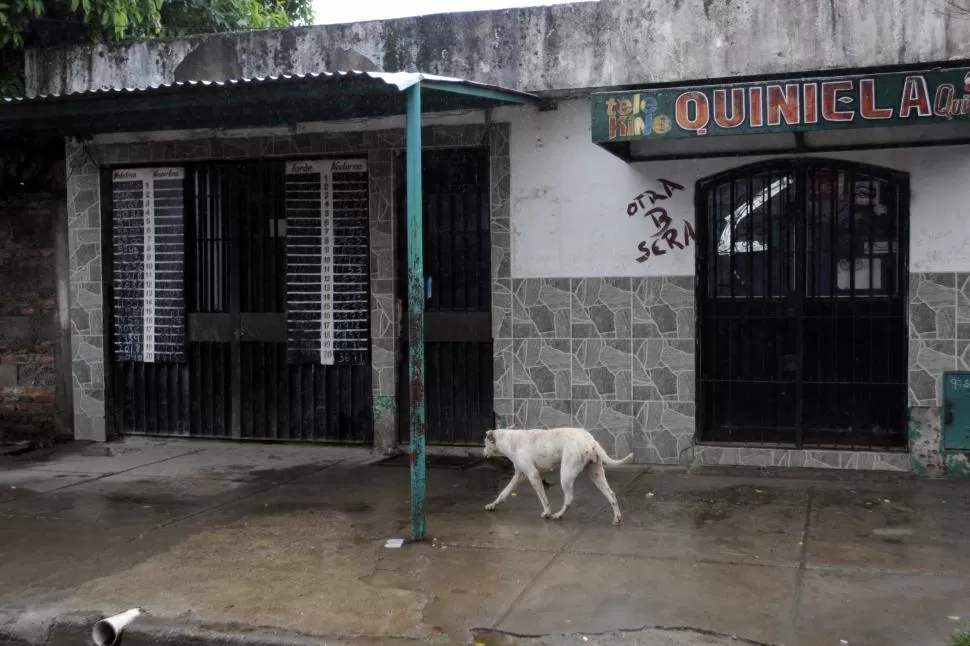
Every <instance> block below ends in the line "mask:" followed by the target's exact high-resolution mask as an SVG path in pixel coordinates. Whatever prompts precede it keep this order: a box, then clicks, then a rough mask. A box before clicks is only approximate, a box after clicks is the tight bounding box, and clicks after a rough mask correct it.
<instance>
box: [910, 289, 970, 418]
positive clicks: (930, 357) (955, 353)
mask: <svg viewBox="0 0 970 646" xmlns="http://www.w3.org/2000/svg"><path fill="white" fill-rule="evenodd" d="M909 284H910V287H909V405H910V406H911V407H925V406H938V405H939V404H940V397H941V395H942V392H941V381H940V379H941V378H942V376H943V373H944V372H945V371H950V370H970V273H957V274H954V273H945V274H937V273H933V274H922V273H920V274H915V273H914V274H911V275H910V281H909Z"/></svg>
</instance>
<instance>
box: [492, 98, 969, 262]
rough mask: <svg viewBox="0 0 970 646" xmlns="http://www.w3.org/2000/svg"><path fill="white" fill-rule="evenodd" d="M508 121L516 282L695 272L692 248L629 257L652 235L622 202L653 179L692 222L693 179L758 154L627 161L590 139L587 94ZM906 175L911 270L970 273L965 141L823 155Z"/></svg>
mask: <svg viewBox="0 0 970 646" xmlns="http://www.w3.org/2000/svg"><path fill="white" fill-rule="evenodd" d="M501 114H502V116H503V117H506V116H507V117H508V118H509V120H510V121H511V136H512V140H511V150H510V154H511V172H512V179H511V181H512V193H511V197H512V204H511V208H512V275H513V277H515V278H537V277H594V276H656V275H688V274H693V273H694V245H693V244H692V245H691V246H690V247H689V248H686V249H684V250H682V251H671V252H669V253H667V254H666V255H663V256H659V257H652V258H650V259H649V260H648V261H647V262H645V263H642V264H640V263H637V262H636V258H637V257H638V256H639V255H640V254H639V252H638V251H637V244H638V243H639V242H640V241H641V240H644V239H646V238H649V236H650V235H651V234H652V233H654V232H655V231H656V229H655V227H654V226H653V223H652V222H650V220H649V219H645V218H644V217H643V216H642V215H641V214H642V211H641V212H640V214H638V215H636V216H634V217H629V216H628V215H627V205H628V204H629V203H630V201H631V200H633V199H634V198H635V197H636V196H637V195H639V194H640V193H642V192H643V191H644V190H646V189H653V190H656V191H658V192H659V191H660V190H661V188H660V185H659V183H658V182H657V179H658V178H661V177H663V178H666V179H669V180H673V181H675V182H677V183H679V184H681V185H683V186H684V188H685V190H684V191H681V192H676V193H674V194H673V196H672V197H671V198H670V199H669V200H666V201H665V202H662V203H661V202H658V203H657V204H658V205H661V204H662V205H663V206H665V207H666V208H667V210H668V212H669V213H670V215H671V217H672V218H673V219H674V222H675V225H676V226H678V227H679V228H681V229H682V228H683V227H682V223H683V221H684V220H687V221H689V222H691V223H693V221H694V184H695V182H696V181H697V180H699V179H702V178H704V177H708V176H710V175H713V174H715V173H718V172H720V171H723V170H727V169H729V168H732V167H735V166H739V165H744V164H748V163H751V162H753V161H757V160H759V159H764V158H765V157H764V156H760V157H737V158H721V159H708V160H683V161H669V162H646V163H637V164H628V163H626V162H624V161H623V160H621V159H619V158H617V157H615V156H613V155H611V154H610V153H608V152H606V151H605V150H603V149H601V148H600V147H599V146H596V145H594V144H593V143H591V138H590V109H589V102H588V101H587V100H576V101H568V102H562V103H560V104H559V109H558V110H555V111H551V112H536V111H534V110H532V109H516V110H514V111H512V110H509V111H505V110H503V111H502V113H501ZM824 156H828V157H837V158H841V159H848V160H853V161H858V162H866V163H872V164H877V165H881V166H886V167H889V168H894V169H897V170H901V171H905V172H908V173H910V180H911V193H912V202H911V205H910V270H911V271H914V272H956V271H970V181H968V180H970V147H967V146H964V147H956V146H954V147H937V148H908V149H892V150H874V151H861V152H852V153H833V154H829V155H824Z"/></svg>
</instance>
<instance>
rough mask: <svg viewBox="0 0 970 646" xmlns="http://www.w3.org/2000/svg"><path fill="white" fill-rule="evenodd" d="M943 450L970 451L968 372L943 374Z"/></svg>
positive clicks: (969, 386)
mask: <svg viewBox="0 0 970 646" xmlns="http://www.w3.org/2000/svg"><path fill="white" fill-rule="evenodd" d="M942 417H943V448H945V449H949V450H951V451H967V450H970V372H944V373H943V411H942Z"/></svg>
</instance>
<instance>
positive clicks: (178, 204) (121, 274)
mask: <svg viewBox="0 0 970 646" xmlns="http://www.w3.org/2000/svg"><path fill="white" fill-rule="evenodd" d="M111 181H112V192H111V199H112V221H111V231H112V240H111V246H112V257H111V260H112V276H111V282H112V292H113V301H112V318H113V325H114V354H115V359H116V360H118V361H135V362H142V363H155V362H160V361H183V360H184V359H185V343H186V337H185V301H184V275H185V272H184V264H185V231H184V216H185V204H184V182H185V170H184V169H183V168H136V169H118V170H115V171H113V172H112V174H111Z"/></svg>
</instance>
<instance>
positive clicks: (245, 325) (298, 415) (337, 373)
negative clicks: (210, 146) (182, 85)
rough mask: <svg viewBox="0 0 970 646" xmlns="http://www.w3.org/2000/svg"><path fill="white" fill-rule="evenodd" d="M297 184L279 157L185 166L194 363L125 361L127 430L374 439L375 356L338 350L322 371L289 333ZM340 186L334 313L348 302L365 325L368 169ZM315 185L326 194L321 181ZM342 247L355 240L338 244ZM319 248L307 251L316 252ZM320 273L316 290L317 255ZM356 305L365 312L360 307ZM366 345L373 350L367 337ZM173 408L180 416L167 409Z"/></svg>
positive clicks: (122, 383)
mask: <svg viewBox="0 0 970 646" xmlns="http://www.w3.org/2000/svg"><path fill="white" fill-rule="evenodd" d="M288 177H289V176H287V175H285V170H284V162H282V161H258V162H257V161H253V162H240V163H215V164H202V165H196V166H190V167H188V168H187V174H186V185H185V205H186V218H185V221H186V232H185V265H186V274H185V302H184V306H183V307H184V310H185V312H186V326H187V337H188V344H187V352H186V356H185V357H184V361H182V362H178V363H172V364H148V363H134V364H124V363H120V362H119V366H118V368H119V369H120V370H119V372H120V373H121V374H122V375H124V379H119V380H116V383H115V390H116V397H115V408H116V411H117V412H116V416H115V417H116V420H117V422H116V424H117V425H118V429H119V431H121V432H125V433H149V434H154V435H191V436H198V437H211V438H227V439H228V438H231V439H258V440H289V441H296V440H307V441H340V442H367V441H370V438H371V437H372V413H371V403H370V402H371V381H370V379H371V368H370V360H369V352H366V351H365V352H356V353H339V352H338V353H337V355H338V361H337V362H336V365H321V364H320V362H319V361H316V360H314V357H313V356H312V355H311V356H309V357H307V355H306V353H303V352H301V351H300V348H299V347H298V345H299V341H298V340H297V341H294V340H293V339H292V338H289V337H292V336H293V335H292V333H290V331H289V329H288V317H289V318H292V317H293V311H294V307H296V308H297V309H299V304H296V305H294V303H293V298H294V296H293V291H294V290H293V282H294V281H299V280H301V278H300V275H301V274H300V271H301V270H300V269H299V261H294V254H293V245H294V240H296V241H298V242H299V240H300V236H301V231H300V228H299V223H300V220H294V214H293V212H292V210H291V209H290V205H291V204H292V203H293V200H294V199H298V200H299V199H301V198H300V197H299V196H297V198H294V197H293V184H292V182H290V183H288ZM341 181H342V182H343V184H342V188H343V191H342V192H341V191H337V190H335V191H334V211H333V213H334V218H333V219H334V223H335V224H334V227H335V229H334V233H335V236H334V237H335V239H336V240H337V249H336V250H335V254H336V255H335V256H334V263H335V264H334V266H335V267H338V268H342V270H341V271H335V272H334V273H335V275H336V277H335V281H334V282H335V285H334V291H335V292H343V297H342V300H341V299H340V298H338V299H337V300H338V301H340V302H338V303H336V304H335V305H334V309H335V310H340V309H341V302H345V303H344V305H351V306H352V307H350V308H349V309H350V310H352V311H353V312H355V314H353V316H354V317H356V319H360V318H361V314H359V313H360V312H362V311H363V312H369V290H368V288H367V284H368V281H369V269H368V251H367V244H368V242H367V240H368V237H367V236H368V224H367V222H368V217H367V180H366V174H345V175H344V177H343V179H342V180H341ZM334 188H335V189H336V188H338V187H337V186H336V182H335V186H334ZM315 190H316V195H317V196H319V194H320V188H319V186H317V187H316V189H315ZM341 195H344V197H341ZM288 200H289V201H288ZM319 208H320V207H319V205H316V206H315V209H316V214H315V216H314V217H319ZM294 223H295V224H294ZM318 228H319V227H318ZM317 237H319V234H318V235H317ZM341 241H344V242H345V243H346V242H348V241H349V242H350V243H351V244H350V245H349V246H346V245H345V246H346V248H341V247H340V245H341ZM316 245H317V246H316V247H315V248H314V249H311V250H310V251H309V252H308V253H312V254H316V255H317V256H319V253H320V248H319V242H317V243H316ZM316 266H317V269H316V276H317V278H316V281H317V283H319V276H320V269H319V267H320V260H319V258H317V264H316ZM341 276H342V277H343V279H344V282H343V283H342V282H341ZM314 285H315V286H314ZM314 285H308V289H309V290H310V291H316V292H317V293H315V294H313V293H310V291H308V292H307V294H308V298H310V299H316V300H317V301H319V298H320V294H319V291H320V290H319V285H318V284H314ZM360 292H363V293H360ZM350 301H354V302H353V303H351V302H350ZM358 302H359V303H363V306H354V305H355V303H358ZM364 316H366V315H364ZM335 317H336V319H337V326H338V327H339V326H344V327H347V326H351V327H353V328H354V330H353V331H354V332H355V333H357V332H358V331H359V330H366V332H364V334H365V335H366V334H368V333H369V329H370V322H369V318H368V319H366V320H354V321H353V322H351V323H348V322H346V321H342V320H341V312H340V311H336V312H335ZM317 327H319V323H318V324H317ZM295 343H296V345H295ZM362 344H363V345H362V346H361V347H363V346H365V345H369V339H368V338H365V339H364V340H363V342H362ZM173 375H174V376H173ZM153 386H154V389H153ZM166 386H167V388H166ZM159 387H161V390H160V389H159ZM168 408H172V409H174V410H175V412H176V413H177V415H175V416H174V417H173V415H172V413H168V414H165V411H167V409H168ZM173 422H174V423H173Z"/></svg>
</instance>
